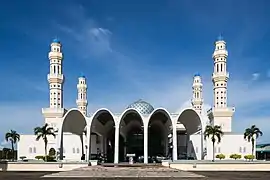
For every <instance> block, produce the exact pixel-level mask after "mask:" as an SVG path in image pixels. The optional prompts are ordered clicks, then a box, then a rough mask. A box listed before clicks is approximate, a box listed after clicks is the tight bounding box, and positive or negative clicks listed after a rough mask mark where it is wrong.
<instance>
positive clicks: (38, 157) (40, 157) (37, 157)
mask: <svg viewBox="0 0 270 180" xmlns="http://www.w3.org/2000/svg"><path fill="white" fill-rule="evenodd" d="M35 159H37V160H41V159H44V156H36V157H35Z"/></svg>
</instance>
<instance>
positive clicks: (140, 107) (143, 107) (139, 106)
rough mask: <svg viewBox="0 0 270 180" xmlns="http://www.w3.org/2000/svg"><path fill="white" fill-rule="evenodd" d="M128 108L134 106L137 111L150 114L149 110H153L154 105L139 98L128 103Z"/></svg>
mask: <svg viewBox="0 0 270 180" xmlns="http://www.w3.org/2000/svg"><path fill="white" fill-rule="evenodd" d="M129 108H134V109H136V110H137V111H138V112H140V113H141V114H150V113H151V112H153V111H154V107H153V106H152V105H151V104H149V103H148V102H145V101H143V100H141V99H139V100H138V101H135V102H134V103H132V104H130V105H129V106H128V107H127V109H129Z"/></svg>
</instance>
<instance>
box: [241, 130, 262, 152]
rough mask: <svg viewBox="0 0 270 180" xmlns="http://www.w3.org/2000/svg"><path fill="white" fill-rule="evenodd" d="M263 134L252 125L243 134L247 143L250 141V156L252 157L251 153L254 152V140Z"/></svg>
mask: <svg viewBox="0 0 270 180" xmlns="http://www.w3.org/2000/svg"><path fill="white" fill-rule="evenodd" d="M262 135H263V133H262V131H261V130H260V129H259V128H258V127H256V125H252V126H251V127H250V128H247V129H246V130H245V132H244V138H245V139H247V140H248V142H250V141H251V145H252V155H253V152H254V143H255V138H254V137H256V139H257V138H258V137H259V136H262Z"/></svg>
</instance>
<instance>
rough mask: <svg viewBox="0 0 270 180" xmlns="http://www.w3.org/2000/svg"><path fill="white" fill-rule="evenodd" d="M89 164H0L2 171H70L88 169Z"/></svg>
mask: <svg viewBox="0 0 270 180" xmlns="http://www.w3.org/2000/svg"><path fill="white" fill-rule="evenodd" d="M86 166H88V163H84V162H78V163H66V162H65V163H61V162H46V163H45V162H0V171H44V172H46V171H56V172H59V171H69V170H72V169H76V168H80V167H86Z"/></svg>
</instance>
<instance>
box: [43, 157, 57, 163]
mask: <svg viewBox="0 0 270 180" xmlns="http://www.w3.org/2000/svg"><path fill="white" fill-rule="evenodd" d="M55 159H56V158H55V156H47V162H56V160H55ZM43 160H44V161H45V156H43Z"/></svg>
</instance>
